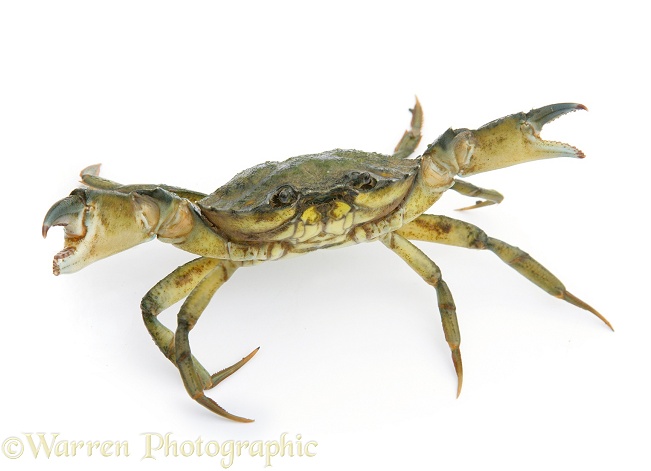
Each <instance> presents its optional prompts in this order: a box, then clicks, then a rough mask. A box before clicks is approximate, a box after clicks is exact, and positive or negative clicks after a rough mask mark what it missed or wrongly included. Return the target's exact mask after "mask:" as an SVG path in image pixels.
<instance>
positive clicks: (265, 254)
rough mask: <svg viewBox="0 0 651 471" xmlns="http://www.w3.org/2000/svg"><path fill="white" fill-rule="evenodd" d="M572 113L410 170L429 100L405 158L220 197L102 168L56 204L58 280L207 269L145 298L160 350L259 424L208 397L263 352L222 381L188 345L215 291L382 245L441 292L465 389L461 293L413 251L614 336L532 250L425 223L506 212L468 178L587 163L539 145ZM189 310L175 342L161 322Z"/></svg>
mask: <svg viewBox="0 0 651 471" xmlns="http://www.w3.org/2000/svg"><path fill="white" fill-rule="evenodd" d="M585 109H586V107H585V106H583V105H580V104H577V103H559V104H554V105H548V106H543V107H541V108H537V109H533V110H531V111H529V112H528V113H517V114H512V115H509V116H506V117H504V118H501V119H497V120H495V121H492V122H490V123H488V124H486V125H484V126H482V127H480V128H479V129H476V130H469V129H448V130H447V131H445V132H444V133H443V134H442V135H441V136H440V137H439V138H438V139H437V140H436V141H434V142H433V143H432V144H430V145H429V146H428V147H427V149H426V150H425V152H424V153H423V154H422V155H421V156H419V157H416V158H409V157H410V156H411V155H412V154H413V153H414V151H415V149H416V147H417V146H418V144H419V142H420V139H421V127H422V122H423V112H422V108H421V105H420V103H419V102H418V99H416V104H415V106H414V107H413V109H410V112H411V114H412V117H411V125H410V129H408V130H407V131H405V132H404V134H403V136H402V138H401V139H400V141H399V142H398V145H397V146H396V148H395V150H394V152H393V154H391V155H385V154H379V153H371V152H362V151H357V150H342V149H335V150H331V151H328V152H323V153H320V154H311V155H302V156H298V157H293V158H290V159H288V160H285V161H283V162H265V163H262V164H260V165H257V166H254V167H252V168H250V169H248V170H244V171H243V172H241V173H239V174H237V175H236V176H235V177H234V178H232V179H231V180H230V181H229V182H228V183H226V184H225V185H224V186H222V187H220V188H218V189H217V190H216V191H215V192H214V193H211V194H209V195H207V194H204V193H200V192H196V191H191V190H185V189H182V188H177V187H173V186H167V185H122V184H119V183H116V182H113V181H111V180H107V179H104V178H102V177H100V176H99V165H93V166H90V167H87V168H86V169H84V170H82V172H81V180H82V183H83V184H84V185H85V187H84V188H78V189H75V190H74V191H72V193H71V194H70V195H69V196H67V197H66V198H63V199H62V200H60V201H58V202H56V203H55V204H54V205H53V206H52V207H51V208H50V210H49V211H48V212H47V214H46V216H45V220H44V222H43V229H42V231H43V237H45V236H46V235H47V233H48V230H49V229H50V227H52V226H63V229H64V248H63V250H61V251H60V252H59V253H57V254H56V255H55V256H54V261H53V272H54V274H55V275H59V274H61V273H73V272H76V271H78V270H80V269H82V268H84V267H85V266H87V265H88V264H90V263H92V262H94V261H96V260H99V259H102V258H105V257H108V256H110V255H112V254H115V253H117V252H120V251H123V250H126V249H128V248H131V247H133V246H135V245H138V244H140V243H142V242H147V241H150V240H152V239H155V238H157V239H158V240H160V241H162V242H167V243H170V244H172V245H174V246H175V247H178V248H179V249H182V250H185V251H187V252H190V253H192V254H195V255H198V256H199V257H198V258H196V259H194V260H192V261H190V262H188V263H186V264H185V265H182V266H180V267H178V268H177V269H175V270H174V271H173V272H172V273H170V274H169V275H167V276H166V277H165V278H163V279H162V280H161V281H159V282H158V283H157V284H156V285H155V286H154V287H153V288H151V290H149V292H148V293H147V294H146V295H145V296H144V298H143V299H142V303H141V310H142V316H143V319H144V323H145V326H146V327H147V329H148V331H149V333H150V334H151V337H152V339H153V340H154V342H155V343H156V345H157V346H158V348H160V350H161V351H162V353H163V354H164V355H165V356H166V357H167V358H168V359H169V360H170V361H171V362H172V364H174V365H175V366H176V367H177V368H178V370H179V372H180V374H181V378H182V380H183V384H184V385H185V388H186V390H187V392H188V394H189V395H190V396H191V397H192V399H194V400H195V401H196V402H198V403H199V404H201V405H202V406H204V407H206V408H207V409H209V410H210V411H212V412H214V413H216V414H218V415H220V416H222V417H225V418H228V419H232V420H235V421H239V422H251V421H252V420H251V419H247V418H244V417H240V416H237V415H234V414H231V413H230V412H227V411H226V410H225V409H224V408H222V407H221V406H220V405H218V404H217V403H216V402H215V401H214V400H213V399H211V398H210V397H208V396H206V395H205V391H206V390H209V389H211V388H214V387H215V386H216V385H218V384H219V383H220V382H221V381H223V380H224V379H226V378H227V377H229V376H230V375H232V374H233V373H235V372H236V371H237V370H239V369H240V368H241V367H242V366H243V365H244V364H245V363H247V362H248V361H249V360H250V359H251V358H252V357H253V356H254V355H255V354H256V352H257V351H258V349H255V350H253V351H252V352H251V353H250V354H248V355H247V356H245V357H244V358H242V359H241V360H240V361H238V362H237V363H235V364H233V365H231V366H229V367H228V368H225V369H223V370H221V371H219V372H217V373H215V374H210V373H209V372H208V371H207V370H206V369H205V368H204V367H203V366H202V365H201V363H199V361H198V360H197V359H196V358H195V357H194V356H193V355H192V353H191V349H190V343H189V338H188V336H189V333H190V331H191V330H192V328H193V327H194V326H195V324H196V323H197V321H198V320H199V317H200V316H201V314H202V312H203V311H204V309H205V308H206V306H207V305H208V303H209V302H210V299H211V298H212V296H213V295H214V294H215V292H216V291H217V290H218V289H219V288H220V287H221V286H222V285H223V284H224V283H225V282H226V281H228V279H229V278H230V277H231V276H232V275H233V273H234V272H235V271H236V270H237V269H239V268H241V267H247V266H252V265H257V264H259V263H263V262H268V261H272V260H280V259H283V258H288V257H293V256H297V255H303V254H307V253H308V252H312V251H314V250H319V249H330V248H335V247H344V246H348V245H355V244H359V243H362V242H374V241H379V242H381V243H382V244H384V245H385V246H386V247H387V248H389V249H390V250H391V251H393V252H394V253H395V254H397V255H398V256H399V257H400V258H402V259H403V260H404V261H405V262H406V263H407V264H408V265H409V266H410V267H411V268H412V269H413V270H414V271H415V272H416V273H418V275H420V276H421V277H422V279H423V280H424V281H425V282H426V283H428V284H430V285H431V286H432V287H433V288H434V289H435V290H436V295H437V301H438V310H439V313H440V316H441V321H442V325H443V331H444V334H445V339H446V341H447V343H448V344H449V347H450V351H451V355H452V363H453V365H454V369H455V372H456V376H457V388H456V393H457V397H458V395H459V394H460V392H461V385H462V383H463V367H462V361H461V352H460V350H459V345H460V340H461V339H460V333H459V325H458V322H457V314H456V308H455V305H454V301H453V299H452V294H451V292H450V290H449V288H448V285H447V284H446V283H445V281H444V280H443V278H442V276H441V270H440V269H439V267H438V266H437V265H436V263H434V262H433V261H432V260H431V259H430V258H429V257H428V256H427V255H425V253H424V252H422V251H421V250H420V249H419V248H418V247H416V245H414V244H413V243H412V242H411V241H413V240H417V241H427V242H435V243H439V244H446V245H453V246H460V247H466V248H470V249H480V250H489V251H491V252H493V253H494V254H495V255H497V256H498V257H499V258H500V259H501V260H502V261H503V262H505V263H506V264H507V265H509V266H510V267H511V268H514V269H515V270H517V271H518V272H519V273H520V274H521V275H522V276H524V277H525V278H527V279H528V280H529V281H531V282H533V283H534V284H536V285H537V286H539V287H540V288H542V289H543V290H545V291H546V292H548V293H549V294H551V295H553V296H556V297H558V298H560V299H562V300H564V301H566V302H568V303H570V304H573V305H575V306H577V307H579V308H582V309H584V310H586V311H589V312H590V313H592V314H594V315H595V316H596V317H598V318H599V319H601V321H603V322H604V323H605V324H606V325H607V326H608V327H610V328H611V329H612V326H611V324H610V323H609V322H608V320H606V318H605V317H603V316H602V315H601V314H600V313H599V312H597V311H596V310H595V309H593V308H592V307H591V306H589V305H588V304H586V303H585V302H583V301H582V300H580V299H579V298H577V297H576V296H574V295H573V294H571V293H570V292H569V291H567V289H566V288H565V286H564V285H563V283H561V281H560V280H559V279H558V278H557V277H556V276H554V275H553V274H552V273H551V272H550V271H549V270H547V269H546V268H544V267H543V266H542V265H541V264H540V263H538V262H537V261H536V260H534V259H533V258H532V257H531V256H529V255H528V254H527V253H526V252H524V251H522V250H520V249H519V248H517V247H514V246H512V245H509V244H507V243H505V242H503V241H501V240H498V239H495V238H492V237H489V236H488V235H487V234H486V233H484V232H483V231H482V230H481V229H479V228H478V227H476V226H474V225H472V224H469V223H467V222H464V221H461V220H458V219H453V218H451V217H447V216H440V215H434V214H423V213H424V212H425V211H426V210H427V209H428V208H430V207H431V206H432V205H433V204H434V203H435V202H436V201H437V200H438V199H439V198H441V195H443V193H444V192H445V191H446V190H450V189H451V190H454V191H456V192H459V193H460V194H462V195H466V196H470V197H475V198H478V200H477V202H476V203H475V204H474V205H472V206H468V207H466V208H462V209H472V208H479V207H482V206H487V205H491V204H496V203H500V202H501V201H502V199H503V197H502V195H501V194H500V193H498V192H496V191H494V190H488V189H484V188H479V187H477V186H474V185H472V184H470V183H468V182H466V181H464V180H461V179H460V178H459V177H467V176H470V175H474V174H477V173H481V172H487V171H489V170H496V169H500V168H504V167H507V166H511V165H514V164H518V163H522V162H528V161H533V160H539V159H548V158H553V157H575V158H583V157H584V154H583V152H581V151H580V150H578V149H577V148H575V147H573V146H570V145H568V144H564V143H561V142H554V141H546V140H543V139H542V138H541V137H540V131H541V129H542V127H543V126H544V125H545V124H546V123H548V122H550V121H552V120H554V119H556V118H557V117H559V116H562V115H564V114H566V113H569V112H571V111H575V110H585ZM183 299H185V301H184V303H183V304H182V306H181V308H180V311H179V313H178V317H177V327H176V331H172V330H170V329H169V328H167V327H166V326H164V325H163V324H162V323H161V322H160V321H159V319H158V317H157V316H158V315H159V314H160V313H161V312H162V311H164V310H165V309H167V308H168V307H170V306H171V305H173V304H174V303H176V302H177V301H180V300H183Z"/></svg>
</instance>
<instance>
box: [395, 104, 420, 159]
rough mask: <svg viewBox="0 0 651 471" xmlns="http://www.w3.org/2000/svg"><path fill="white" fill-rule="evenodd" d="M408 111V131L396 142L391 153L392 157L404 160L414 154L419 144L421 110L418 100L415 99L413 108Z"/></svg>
mask: <svg viewBox="0 0 651 471" xmlns="http://www.w3.org/2000/svg"><path fill="white" fill-rule="evenodd" d="M409 111H410V112H411V123H410V129H409V130H408V131H405V133H404V134H403V135H402V138H401V139H400V142H398V145H397V146H396V148H395V150H394V151H393V156H394V157H400V158H403V159H406V158H407V157H409V156H410V155H411V154H413V153H414V151H415V150H416V147H418V143H419V142H420V138H421V134H420V130H421V127H422V126H423V108H421V106H420V102H419V101H418V98H416V104H415V105H414V107H413V108H412V109H410V110H409Z"/></svg>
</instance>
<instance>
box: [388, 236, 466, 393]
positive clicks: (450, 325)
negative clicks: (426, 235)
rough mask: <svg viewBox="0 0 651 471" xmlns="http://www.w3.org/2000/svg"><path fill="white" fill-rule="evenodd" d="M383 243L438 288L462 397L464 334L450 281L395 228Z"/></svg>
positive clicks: (444, 328)
mask: <svg viewBox="0 0 651 471" xmlns="http://www.w3.org/2000/svg"><path fill="white" fill-rule="evenodd" d="M382 243H384V245H386V246H387V247H389V248H390V249H391V250H393V251H394V252H395V253H396V254H398V256H400V258H402V259H403V260H404V261H405V262H407V264H408V265H409V266H410V267H411V268H412V269H413V270H414V271H415V272H416V273H418V274H419V275H420V276H421V277H422V278H423V280H425V282H426V283H428V284H430V285H431V286H433V287H434V288H435V289H436V296H437V298H438V307H439V312H440V314H441V322H442V324H443V333H444V334H445V340H446V341H447V342H448V345H449V346H450V350H451V352H452V362H453V363H454V369H455V371H456V373H457V397H459V394H460V393H461V385H462V383H463V365H462V363H461V351H460V350H459V344H460V342H461V336H460V333H459V324H458V322H457V312H456V307H455V305H454V300H453V299H452V293H450V289H449V288H448V285H447V284H446V283H445V281H443V278H442V277H441V270H440V269H439V267H438V266H437V265H436V264H435V263H434V262H433V261H432V260H430V259H429V258H428V257H427V255H425V254H424V253H423V252H422V251H421V250H420V249H419V248H418V247H416V246H415V245H414V244H412V243H411V242H409V241H408V240H407V239H405V238H404V237H402V236H400V235H398V234H396V233H395V232H390V233H389V234H387V235H385V236H384V237H383V238H382Z"/></svg>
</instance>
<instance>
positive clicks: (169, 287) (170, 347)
mask: <svg viewBox="0 0 651 471" xmlns="http://www.w3.org/2000/svg"><path fill="white" fill-rule="evenodd" d="M218 263H219V261H218V260H216V259H211V258H205V257H201V258H198V259H196V260H192V261H191V262H188V263H186V264H185V265H182V266H180V267H178V268H177V269H176V270H174V271H173V272H172V273H170V274H169V275H167V276H166V277H165V278H163V279H162V280H161V281H159V282H158V283H156V286H154V287H153V288H152V289H150V290H149V292H148V293H147V294H146V295H145V296H144V297H143V298H142V302H141V303H140V308H141V309H142V318H143V320H144V321H145V326H146V327H147V330H148V331H149V334H150V335H151V338H152V339H153V340H154V343H156V345H157V346H158V348H160V350H161V352H163V355H165V356H166V357H167V358H168V359H169V360H170V361H171V362H172V363H174V365H175V366H176V353H175V349H174V332H172V331H171V330H170V329H168V328H167V327H165V326H164V325H163V324H162V323H161V322H160V321H159V320H158V318H157V316H158V314H160V313H161V312H163V311H164V310H165V309H167V308H168V307H170V306H171V305H173V304H174V303H176V302H178V301H180V300H181V299H183V298H185V297H186V296H187V295H188V294H189V293H190V292H191V291H192V290H193V289H194V288H195V287H196V286H197V284H198V283H199V282H200V281H201V279H202V278H203V277H204V276H206V274H207V273H208V272H210V271H211V270H212V269H213V268H215V266H217V264H218ZM193 362H194V367H195V369H196V370H197V374H199V376H201V378H202V380H203V384H204V388H205V389H209V388H211V387H213V386H214V384H213V383H212V380H211V376H210V374H209V373H208V372H207V371H206V369H205V368H203V367H202V366H201V364H200V363H199V362H198V361H197V360H196V359H194V358H193Z"/></svg>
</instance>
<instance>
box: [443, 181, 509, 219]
mask: <svg viewBox="0 0 651 471" xmlns="http://www.w3.org/2000/svg"><path fill="white" fill-rule="evenodd" d="M450 189H451V190H454V191H456V192H457V193H460V194H462V195H464V196H471V197H474V198H483V200H481V201H477V202H476V203H475V204H473V205H472V206H466V207H465V208H459V209H458V211H465V210H467V209H475V208H481V207H483V206H490V205H491V204H499V203H501V202H502V200H503V199H504V196H502V194H501V193H498V192H497V191H495V190H487V189H486V188H480V187H478V186H475V185H473V184H472V183H468V182H464V181H461V180H457V179H456V178H455V180H454V184H453V185H452V187H451V188H450Z"/></svg>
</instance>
